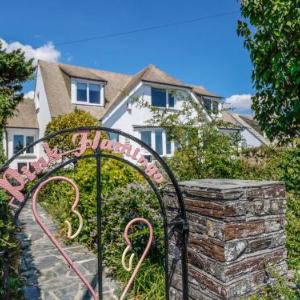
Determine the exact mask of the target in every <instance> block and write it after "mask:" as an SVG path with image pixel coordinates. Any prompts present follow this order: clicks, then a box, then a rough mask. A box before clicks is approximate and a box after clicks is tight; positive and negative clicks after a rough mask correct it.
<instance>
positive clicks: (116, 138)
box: [108, 132, 119, 142]
mask: <svg viewBox="0 0 300 300" xmlns="http://www.w3.org/2000/svg"><path fill="white" fill-rule="evenodd" d="M108 136H109V139H110V140H112V141H117V142H119V134H118V133H115V132H109V133H108Z"/></svg>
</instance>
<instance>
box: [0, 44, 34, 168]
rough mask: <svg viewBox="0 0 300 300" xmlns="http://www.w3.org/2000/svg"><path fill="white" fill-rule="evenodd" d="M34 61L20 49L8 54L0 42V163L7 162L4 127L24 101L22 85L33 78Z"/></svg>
mask: <svg viewBox="0 0 300 300" xmlns="http://www.w3.org/2000/svg"><path fill="white" fill-rule="evenodd" d="M32 62H33V60H32V59H31V60H26V59H25V56H24V53H23V52H22V51H21V50H20V49H18V50H14V51H11V52H9V53H8V52H6V51H5V49H4V48H3V46H2V43H1V40H0V163H3V162H4V160H5V158H4V157H5V155H4V150H3V146H2V141H3V138H2V136H3V127H4V126H5V124H6V122H7V120H8V119H9V117H11V116H12V115H13V113H14V110H15V108H16V106H17V105H18V103H19V102H20V101H22V99H23V94H22V92H21V90H22V83H24V82H25V81H27V80H30V79H31V78H32V75H33V72H34V67H33V65H32Z"/></svg>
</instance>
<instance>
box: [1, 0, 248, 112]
mask: <svg viewBox="0 0 300 300" xmlns="http://www.w3.org/2000/svg"><path fill="white" fill-rule="evenodd" d="M1 11H2V12H0V39H1V40H2V43H3V44H4V47H5V48H6V49H7V51H11V50H12V49H15V48H20V47H21V48H22V49H23V50H24V51H25V54H26V57H27V58H34V59H35V61H36V60H37V59H44V60H48V61H53V62H61V63H66V64H73V65H78V66H86V67H92V68H97V69H101V70H108V71H113V72H119V73H127V74H134V73H137V72H138V71H140V70H141V69H142V68H144V67H146V66H147V65H148V64H154V65H156V66H158V67H159V68H160V69H162V70H164V71H165V72H167V73H169V74H170V75H173V76H175V77H176V78H178V79H180V80H182V81H184V82H186V83H189V84H196V85H202V86H204V87H205V88H206V89H207V90H209V91H212V92H214V93H216V94H218V95H221V96H223V97H224V99H225V101H226V102H227V103H229V105H230V107H231V108H232V109H233V110H234V111H235V112H238V113H243V114H249V113H251V110H250V105H251V99H250V96H251V94H252V93H253V89H252V84H251V69H252V65H251V62H250V59H249V53H248V52H247V50H246V49H244V47H243V40H242V38H240V37H238V36H237V33H236V26H237V20H238V19H239V18H240V12H239V3H238V0H209V1H208V0H185V1H183V0H181V1H180V0H151V1H150V0H147V1H146V0H126V1H124V0H110V1H104V0H90V1H77V0H72V1H70V0H63V1H62V0H51V1H49V0H47V1H45V0H38V1H37V0H30V1H23V0H18V1H17V0H10V1H3V2H2V3H1ZM171 23H172V24H173V25H170V26H162V27H160V25H164V24H171ZM174 23H176V24H174ZM149 27H152V28H153V27H154V29H151V30H150V29H147V30H144V28H149ZM130 31H131V32H132V31H137V32H133V33H129V34H123V33H126V32H130ZM120 33H121V34H120ZM94 37H98V38H94ZM90 38H91V39H90ZM76 41H77V42H76ZM33 88H34V84H33V83H29V84H26V85H25V86H24V92H25V93H28V94H27V95H29V96H32V94H33V93H32V89H33Z"/></svg>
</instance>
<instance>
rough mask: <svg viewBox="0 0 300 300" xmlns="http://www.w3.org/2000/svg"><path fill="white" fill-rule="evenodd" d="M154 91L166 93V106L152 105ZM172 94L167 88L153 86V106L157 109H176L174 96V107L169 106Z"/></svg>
mask: <svg viewBox="0 0 300 300" xmlns="http://www.w3.org/2000/svg"><path fill="white" fill-rule="evenodd" d="M152 89H157V90H162V91H165V93H166V106H155V105H153V104H152ZM170 93H171V90H169V89H166V88H160V87H156V86H151V106H153V107H157V108H164V109H165V108H168V109H175V107H176V97H175V96H173V98H174V106H170V105H169V94H170Z"/></svg>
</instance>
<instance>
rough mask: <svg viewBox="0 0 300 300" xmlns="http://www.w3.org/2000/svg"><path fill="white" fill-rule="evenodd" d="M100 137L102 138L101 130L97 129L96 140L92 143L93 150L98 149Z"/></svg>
mask: <svg viewBox="0 0 300 300" xmlns="http://www.w3.org/2000/svg"><path fill="white" fill-rule="evenodd" d="M100 138H101V131H99V130H97V131H96V134H95V137H94V140H93V144H92V149H93V150H96V149H97V147H98V146H99V143H100Z"/></svg>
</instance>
